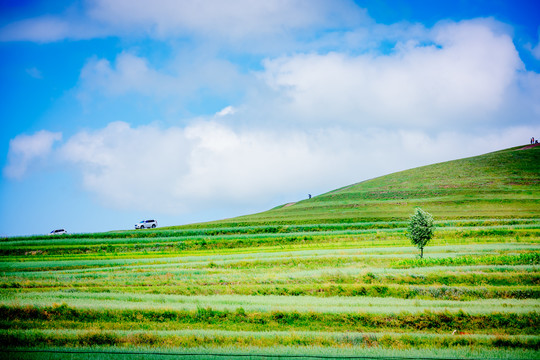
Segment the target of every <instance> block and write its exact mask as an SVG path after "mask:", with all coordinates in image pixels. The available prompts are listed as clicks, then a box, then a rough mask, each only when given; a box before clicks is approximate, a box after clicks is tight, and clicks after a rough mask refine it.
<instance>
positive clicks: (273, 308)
mask: <svg viewBox="0 0 540 360" xmlns="http://www.w3.org/2000/svg"><path fill="white" fill-rule="evenodd" d="M417 206H419V207H421V208H422V209H424V210H426V211H428V212H430V213H431V214H432V215H433V216H434V219H435V228H436V230H435V237H434V238H433V239H432V241H431V242H430V243H429V244H428V246H426V248H425V249H424V258H423V259H420V258H419V257H418V254H419V251H418V249H417V248H415V247H413V246H412V245H411V243H410V241H409V240H408V238H407V237H406V228H407V222H408V217H409V216H410V215H411V214H412V212H413V210H414V208H415V207H417ZM538 329H540V147H534V148H530V149H521V148H520V147H518V148H512V149H507V150H503V151H499V152H494V153H490V154H486V155H482V156H477V157H472V158H467V159H460V160H455V161H450V162H446V163H440V164H435V165H430V166H425V167H420V168H416V169H411V170H407V171H402V172H398V173H394V174H390V175H387V176H383V177H380V178H376V179H371V180H367V181H364V182H361V183H357V184H354V185H350V186H346V187H343V188H341V189H337V190H334V191H330V192H328V193H326V194H322V195H320V196H316V197H313V198H311V199H306V200H302V201H298V202H295V203H289V204H284V205H282V206H278V207H276V208H274V209H271V210H269V211H266V212H263V213H258V214H253V215H246V216H240V217H237V218H231V219H225V220H220V221H213V222H208V223H200V224H191V225H182V226H175V227H169V228H158V229H155V230H139V231H115V232H108V233H94V234H70V235H61V236H54V237H53V236H28V237H16V238H15V237H11V238H3V239H0V347H2V349H3V350H4V351H2V354H1V355H0V358H15V359H16V358H20V359H66V358H70V359H71V358H82V359H105V358H107V359H108V358H125V359H133V358H141V356H143V357H144V358H150V359H153V358H160V359H162V358H170V357H172V356H182V358H216V359H217V358H219V359H224V358H227V359H234V358H243V359H245V358H249V356H252V358H264V357H265V356H266V358H272V356H274V357H278V356H281V357H282V358H286V357H287V356H295V358H302V357H305V358H317V357H319V358H332V357H335V358H339V357H342V358H343V357H354V356H356V357H372V358H373V357H380V358H384V357H386V358H388V357H394V358H411V357H413V358H447V359H448V358H452V359H455V358H473V359H484V358H486V359H537V358H539V357H540V331H539V330H538ZM189 354H191V355H189Z"/></svg>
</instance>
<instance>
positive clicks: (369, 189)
mask: <svg viewBox="0 0 540 360" xmlns="http://www.w3.org/2000/svg"><path fill="white" fill-rule="evenodd" d="M416 206H420V207H422V208H424V209H425V210H427V211H429V212H430V213H432V214H433V215H434V216H435V218H436V219H439V220H443V219H490V218H497V219H508V218H538V217H540V147H538V146H536V147H523V146H520V147H515V148H510V149H506V150H501V151H497V152H493V153H489V154H485V155H480V156H475V157H470V158H466V159H459V160H453V161H448V162H443V163H438V164H434V165H428V166H423V167H419V168H415V169H411V170H406V171H401V172H397V173H393V174H390V175H386V176H382V177H378V178H375V179H371V180H366V181H363V182H360V183H357V184H354V185H350V186H346V187H343V188H341V189H337V190H334V191H330V192H328V193H325V194H322V195H320V196H316V197H313V198H312V199H309V200H303V201H299V202H297V203H293V204H286V205H282V206H278V207H276V208H274V209H272V210H269V211H265V212H262V213H258V214H253V215H247V216H240V217H236V218H232V219H226V220H221V221H216V222H210V223H206V225H202V224H200V226H207V225H211V226H219V225H223V226H236V225H243V226H248V225H263V224H314V223H351V222H361V221H396V220H397V221H400V220H405V219H407V218H408V216H409V215H410V213H411V212H412V209H413V208H414V207H416Z"/></svg>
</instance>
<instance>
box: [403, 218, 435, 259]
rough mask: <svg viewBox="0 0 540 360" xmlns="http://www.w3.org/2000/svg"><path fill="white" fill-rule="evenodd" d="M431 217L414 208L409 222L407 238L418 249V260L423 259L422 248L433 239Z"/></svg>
mask: <svg viewBox="0 0 540 360" xmlns="http://www.w3.org/2000/svg"><path fill="white" fill-rule="evenodd" d="M433 231H434V229H433V216H431V214H430V213H428V212H425V211H424V210H422V209H420V208H416V209H415V212H414V214H413V215H411V218H410V220H409V228H408V233H407V236H408V237H409V239H411V242H412V243H413V244H414V245H416V246H417V247H418V248H419V249H420V258H423V257H424V246H426V245H427V243H428V242H429V240H431V238H432V237H433Z"/></svg>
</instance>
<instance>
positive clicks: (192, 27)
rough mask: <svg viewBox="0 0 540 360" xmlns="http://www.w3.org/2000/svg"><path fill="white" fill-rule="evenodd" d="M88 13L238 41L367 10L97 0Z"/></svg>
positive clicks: (159, 32)
mask: <svg viewBox="0 0 540 360" xmlns="http://www.w3.org/2000/svg"><path fill="white" fill-rule="evenodd" d="M89 14H90V16H91V17H92V18H95V19H98V20H99V21H102V22H105V23H111V24H117V25H118V26H120V27H122V28H124V29H131V28H141V27H143V28H145V29H146V30H147V31H148V32H149V33H151V34H153V35H156V36H159V37H163V36H169V35H171V34H175V35H178V34H193V33H198V34H203V35H211V36H213V37H215V36H218V37H221V36H224V37H233V38H236V37H249V36H253V35H254V34H269V33H276V32H278V33H281V32H287V31H290V30H292V29H301V28H306V27H313V26H322V25H324V26H344V25H346V24H350V23H351V21H352V20H353V19H356V17H357V16H362V15H363V12H361V11H360V10H358V9H357V8H356V6H355V5H354V4H353V3H352V2H350V1H342V0H337V1H332V2H328V1H323V0H289V1H283V0H267V1H250V0H230V1H220V0H207V1H175V0H156V1H153V2H152V3H149V2H148V1H144V0H135V1H134V0H120V1H107V0H96V1H94V2H93V3H92V7H91V9H90V11H89Z"/></svg>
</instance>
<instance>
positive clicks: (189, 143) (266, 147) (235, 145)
mask: <svg viewBox="0 0 540 360" xmlns="http://www.w3.org/2000/svg"><path fill="white" fill-rule="evenodd" d="M539 131H540V126H536V127H511V128H507V129H505V131H504V132H502V133H498V132H491V133H488V134H482V135H481V136H479V135H472V134H467V133H463V132H461V133H460V132H441V133H438V134H436V135H429V134H427V133H425V132H422V131H408V130H402V129H396V130H391V131H388V130H386V129H381V128H372V129H366V130H362V131H355V132H351V131H348V130H346V129H340V128H324V129H319V130H310V131H306V130H296V131H289V132H285V133H284V132H281V131H279V130H277V129H276V130H275V131H268V130H267V131H261V130H256V129H234V128H232V127H231V126H227V125H224V124H221V123H218V122H216V121H212V120H207V121H200V120H199V121H196V122H193V123H192V124H191V125H189V126H187V127H185V128H180V127H169V128H160V127H158V126H155V125H144V126H139V127H133V126H131V125H129V124H127V123H125V122H114V123H111V124H109V125H108V126H106V127H104V128H101V129H98V130H95V131H81V132H79V133H77V134H75V135H73V136H72V137H70V138H69V139H67V141H66V142H65V143H63V144H62V145H61V146H59V147H57V148H56V150H53V154H51V147H52V143H53V142H54V141H57V140H59V139H60V134H54V133H49V132H46V131H42V132H40V133H37V134H35V135H32V136H20V137H17V138H16V139H14V140H12V144H11V149H10V153H11V155H10V156H11V158H10V160H11V165H9V166H8V167H7V168H6V169H5V170H4V171H5V173H6V175H9V176H12V177H17V176H19V175H22V174H23V173H24V171H25V170H26V167H27V166H28V164H29V162H30V161H31V160H32V159H33V158H34V157H36V156H44V155H49V157H54V158H55V159H56V161H59V162H60V164H61V165H62V166H63V167H64V168H66V167H70V166H74V167H75V168H76V169H77V171H78V172H79V173H80V175H81V177H82V183H83V186H84V187H85V188H86V190H87V191H89V192H91V193H93V194H95V195H96V197H97V198H99V199H101V201H102V202H103V203H104V204H106V205H107V206H109V207H113V208H117V209H130V210H144V211H155V212H160V213H169V214H181V213H185V212H195V211H200V210H203V211H204V210H209V209H213V210H216V209H227V208H230V207H234V206H246V205H248V206H256V205H257V204H272V205H278V204H277V203H275V201H276V200H275V199H278V198H279V199H286V200H285V201H287V200H296V199H297V198H298V196H299V194H302V195H305V194H307V193H308V192H309V193H320V192H326V191H329V190H332V189H334V188H337V187H341V186H345V185H348V184H351V183H355V182H357V181H362V180H365V179H368V178H372V177H375V176H378V175H384V174H387V173H390V172H394V171H397V170H402V169H407V168H411V167H414V166H419V165H425V164H428V163H434V162H438V161H444V160H449V159H454V158H459V157H465V156H470V155H476V154H479V153H482V152H486V151H491V150H498V149H501V148H504V147H510V146H514V145H516V144H519V143H523V142H524V139H528V138H530V134H531V133H538V132H539ZM21 159H22V162H21V161H18V160H21Z"/></svg>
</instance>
